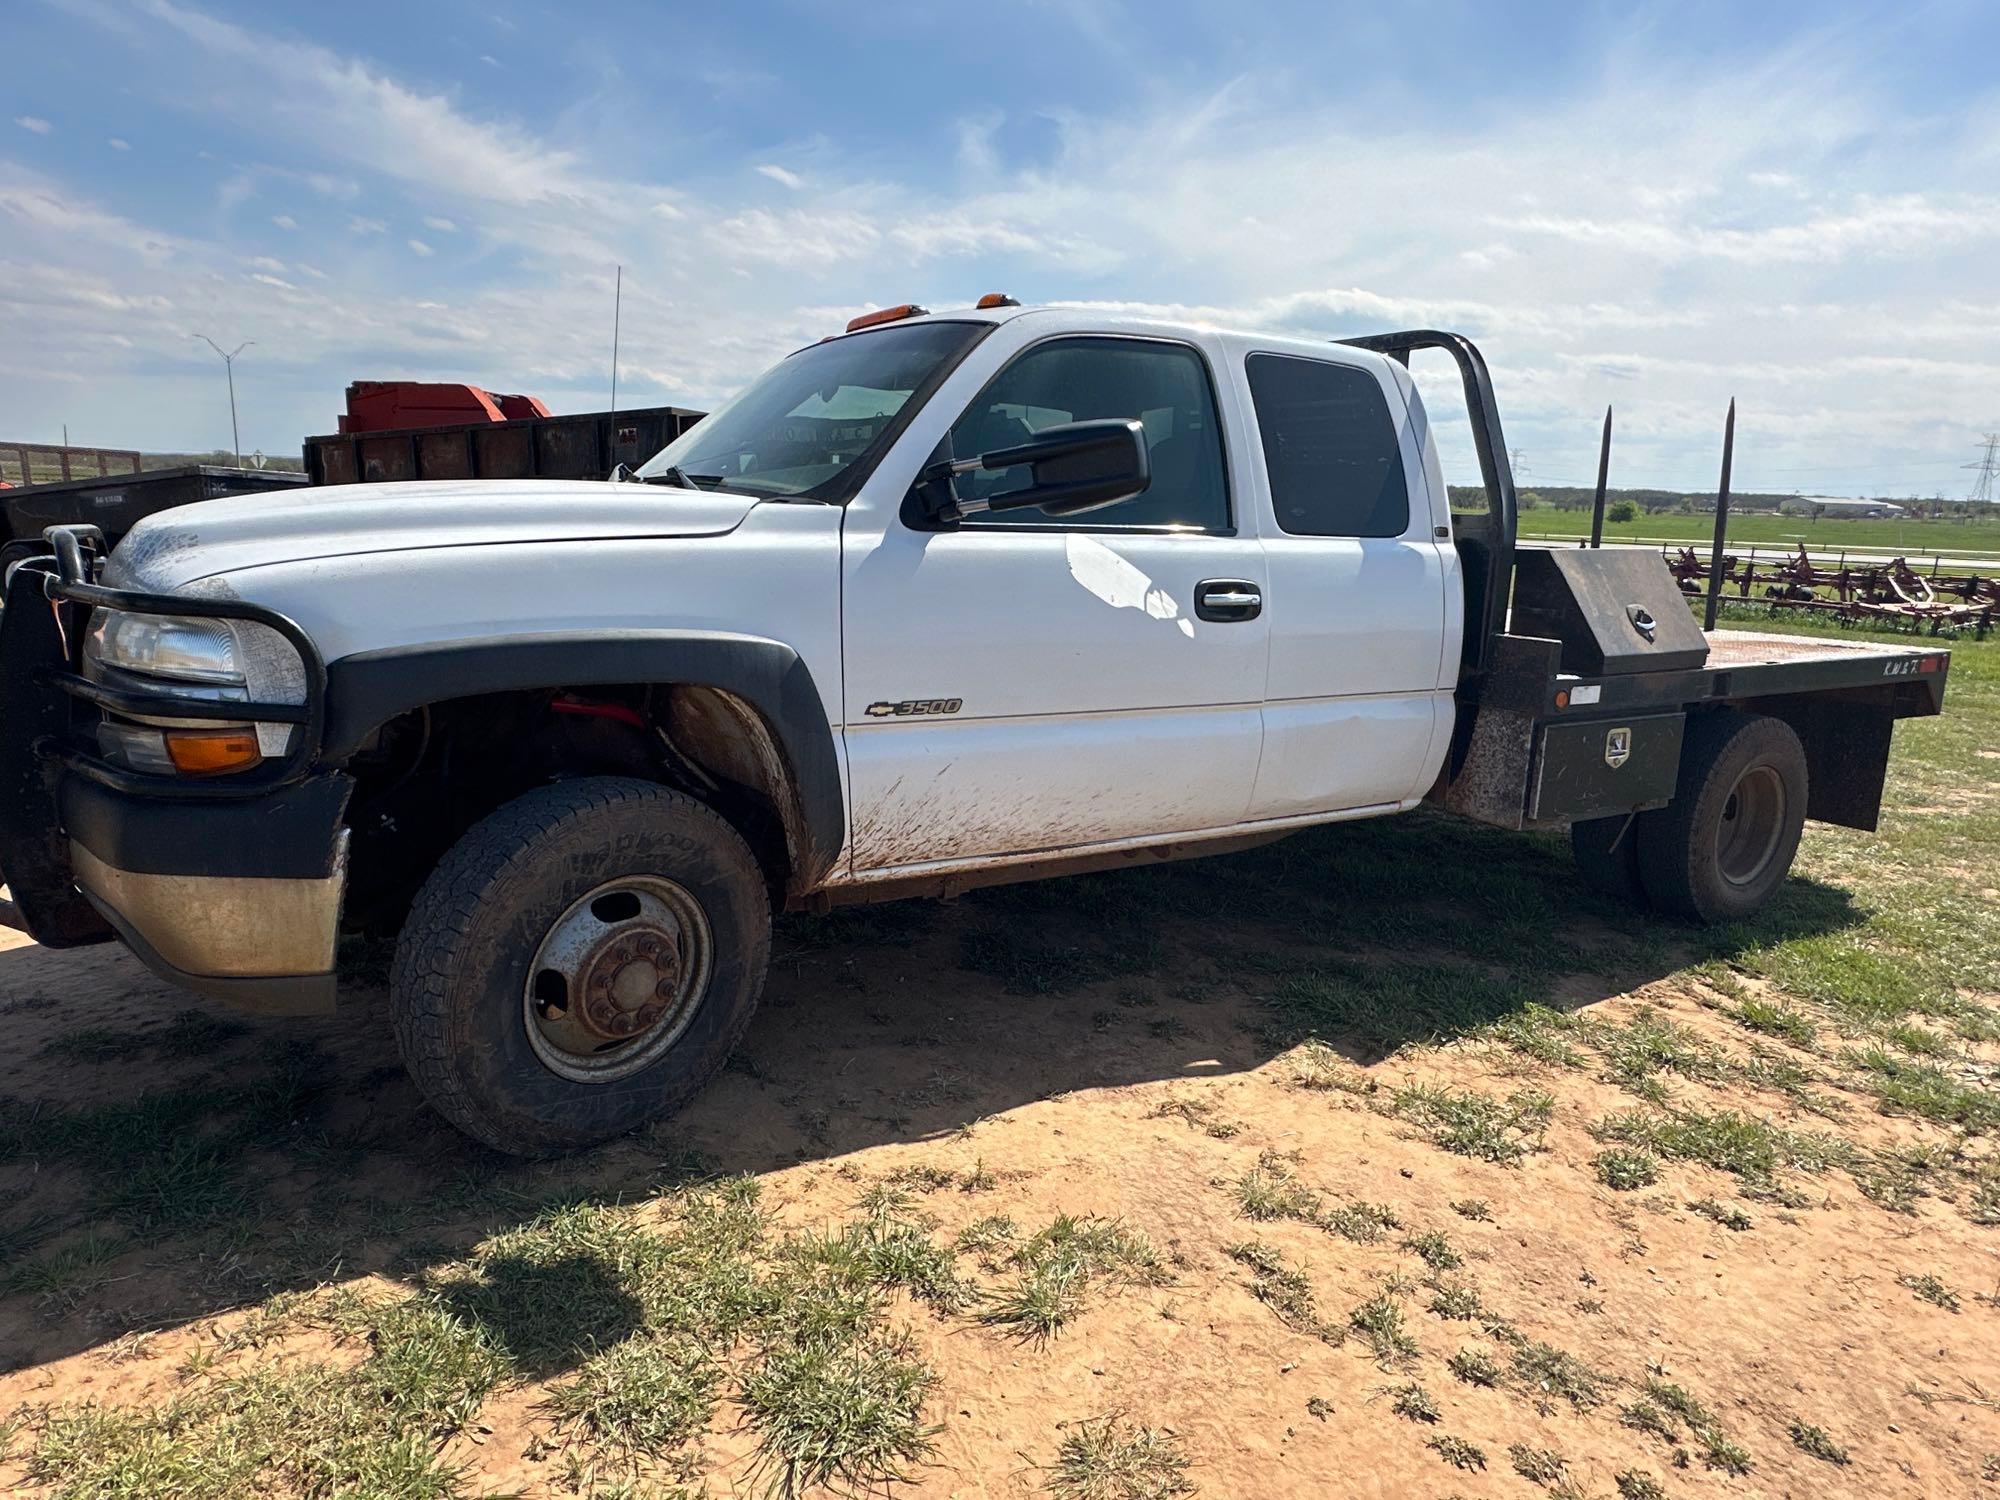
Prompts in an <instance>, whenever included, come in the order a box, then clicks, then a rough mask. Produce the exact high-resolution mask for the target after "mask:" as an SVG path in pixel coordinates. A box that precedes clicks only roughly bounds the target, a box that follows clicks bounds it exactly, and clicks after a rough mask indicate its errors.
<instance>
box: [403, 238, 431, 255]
mask: <svg viewBox="0 0 2000 1500" xmlns="http://www.w3.org/2000/svg"><path fill="white" fill-rule="evenodd" d="M403 243H404V244H406V245H408V246H409V247H410V249H411V250H412V251H413V252H414V253H415V254H418V255H426V256H428V255H435V254H437V252H436V251H435V250H433V249H431V247H430V246H429V245H426V244H425V243H424V242H423V241H422V240H405V241H404V242H403Z"/></svg>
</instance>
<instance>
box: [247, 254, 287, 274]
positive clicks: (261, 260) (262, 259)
mask: <svg viewBox="0 0 2000 1500" xmlns="http://www.w3.org/2000/svg"><path fill="white" fill-rule="evenodd" d="M250 264H251V265H253V266H255V267H256V268H257V269H258V270H260V271H270V272H271V273H273V274H274V275H275V274H276V273H278V272H280V271H283V270H284V269H285V263H284V262H283V261H281V260H273V259H272V258H271V257H270V256H268V255H257V256H252V257H251V260H250Z"/></svg>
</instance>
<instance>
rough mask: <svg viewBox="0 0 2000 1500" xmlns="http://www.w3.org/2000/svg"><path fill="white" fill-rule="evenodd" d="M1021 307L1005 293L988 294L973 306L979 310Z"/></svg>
mask: <svg viewBox="0 0 2000 1500" xmlns="http://www.w3.org/2000/svg"><path fill="white" fill-rule="evenodd" d="M1020 305H1021V304H1020V303H1019V302H1018V301H1016V300H1015V299H1014V298H1012V297H1010V296H1008V295H1007V294H1006V293H1005V292H988V293H987V294H986V295H985V296H984V297H981V298H980V299H979V300H978V301H977V302H975V303H974V304H973V306H975V307H979V308H989V307H1019V306H1020Z"/></svg>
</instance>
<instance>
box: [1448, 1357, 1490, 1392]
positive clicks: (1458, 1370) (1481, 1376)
mask: <svg viewBox="0 0 2000 1500" xmlns="http://www.w3.org/2000/svg"><path fill="white" fill-rule="evenodd" d="M1445 1366H1446V1368H1448V1369H1449V1370H1450V1371H1451V1373H1452V1374H1454V1375H1456V1376H1457V1377H1458V1378H1459V1379H1460V1380H1462V1381H1464V1382H1465V1383H1466V1384H1467V1385H1478V1386H1485V1387H1487V1388H1489V1389H1490V1388H1492V1387H1493V1386H1496V1385H1498V1384H1499V1383H1500V1376H1501V1373H1502V1372H1501V1369H1500V1366H1498V1365H1497V1364H1495V1363H1494V1362H1493V1356H1492V1355H1490V1354H1488V1353H1486V1352H1485V1351H1484V1350H1483V1349H1461V1350H1459V1351H1458V1353H1456V1354H1454V1355H1452V1356H1451V1357H1450V1358H1449V1359H1447V1360H1446V1361H1445Z"/></svg>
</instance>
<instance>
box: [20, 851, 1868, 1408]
mask: <svg viewBox="0 0 2000 1500" xmlns="http://www.w3.org/2000/svg"><path fill="white" fill-rule="evenodd" d="M1865 916H1866V914H1865V913H1864V912H1863V911H1861V910H1859V909H1857V908H1856V907H1855V906H1854V905H1853V904H1852V902H1851V901H1850V898H1849V896H1848V893H1847V892H1845V891H1843V890H1840V889H1837V888H1835V887H1832V886H1828V885H1825V884H1821V883H1817V882H1814V881H1811V880H1806V879H1797V878H1795V879H1793V880H1792V881H1791V882H1789V884H1788V885H1787V887H1786V888H1785V890H1784V891H1783V893H1782V894H1781V896H1780V898H1779V899H1778V900H1777V901H1776V902H1774V903H1773V905H1772V907H1771V908H1770V909H1769V910H1768V911H1767V912H1766V913H1765V914H1763V915H1762V916H1760V918H1759V919H1758V920H1757V921H1756V922H1755V923H1753V924H1747V925H1745V926H1743V927H1738V928H1730V929H1723V930H1717V931H1705V932H1696V931H1691V930H1689V929H1686V928H1680V927H1675V926H1672V925H1669V924H1665V923H1661V922H1658V921H1654V920H1648V919H1645V918H1643V917H1640V916H1637V915H1635V914H1633V913H1630V912H1627V911H1625V910H1623V909H1621V908H1619V907H1617V906H1615V905H1613V904H1611V903H1609V902H1607V901H1605V900H1603V899H1602V898H1598V897H1595V896H1592V895H1589V894H1586V893H1581V892H1579V890H1578V888H1577V886H1576V883H1575V880H1574V876H1573V872H1572V870H1571V867H1570V864H1569V860H1568V855H1567V851H1566V850H1565V849H1563V848H1561V847H1560V846H1559V845H1558V844H1556V843H1555V842H1553V841H1550V840H1546V839H1523V838H1520V837H1518V836H1514V835H1500V834H1496V833H1489V832H1487V831H1485V830H1481V829H1477V828H1471V827H1468V826H1467V825H1464V824H1460V823H1455V822H1452V821H1449V820H1446V819H1444V818H1441V817H1432V816H1429V815H1425V814H1420V815H1417V816H1413V817H1410V818H1405V819H1397V820H1393V821H1391V822H1388V823H1382V824H1360V825H1350V826H1347V827H1337V828H1328V829H1322V830H1318V831H1315V832H1311V833H1307V834H1302V835H1300V836H1298V837H1295V838H1293V839H1290V840H1288V841H1285V842H1283V843H1279V844H1275V845H1271V846H1268V847H1266V848H1262V849H1257V850H1252V851H1248V852H1245V853H1241V854H1237V855H1231V856H1227V857H1223V858H1217V859H1212V860H1204V861H1195V862H1190V863H1186V864H1177V865H1154V866H1149V867H1146V868H1140V869H1133V870H1129V871H1120V872H1115V873H1109V874H1103V875H1093V876H1085V877H1078V878H1075V879H1071V880H1065V881H1054V882H1048V883H1043V884H1039V885H1030V886H1021V887H1012V888H1001V889H995V890H991V891H985V892H980V893H975V894H973V895H969V896H967V897H965V898H964V899H963V900H962V901H960V902H958V903H956V904H954V905H949V906H941V905H938V904H936V903H928V902H905V903H899V904H895V905H889V906H882V907H872V908H856V909H851V910H845V911H839V912H835V913H832V914H829V915H826V916H817V917H791V918H786V919H784V920H783V921H782V922H781V924H780V930H779V940H778V943H777V945H776V950H775V959H774V963H773V968H772V973H771V979H770V983H769V986H768V988H767V991H766V1000H765V1003H764V1006H763V1009H762V1010H761V1012H760V1014H759V1017H758V1019H757V1021H756V1023H755V1024H754V1025H753V1028H752V1030H751V1032H750V1034H749V1036H748V1037H747V1038H746V1040H745V1043H744V1046H743V1047H742V1049H741V1050H740V1052H739V1053H738V1054H737V1056H736V1057H734V1058H733V1059H732V1060H731V1062H730V1065H729V1067H728V1068H727V1069H726V1070H725V1071H724V1073H723V1074H722V1075H721V1076H720V1077H719V1078H718V1079H717V1080H716V1081H715V1083H714V1084H713V1085H711V1086H710V1088H709V1089H708V1090H707V1091H706V1092H705V1093H704V1094H703V1095H702V1096H701V1097H700V1098H699V1099H698V1100H697V1101H696V1102H695V1103H694V1104H693V1105H692V1106H691V1107H690V1108H689V1109H687V1110H686V1111H684V1112H683V1113H682V1114H681V1115H679V1116H677V1117H676V1118H674V1119H672V1120H669V1121H665V1122H662V1123H661V1124H659V1125H656V1126H654V1127H651V1128H650V1129H648V1130H646V1131H643V1132H640V1133H638V1134H636V1135H633V1136H630V1137H627V1138H625V1139H623V1140H620V1141H617V1142H613V1143H611V1144H609V1145H607V1146H604V1147H601V1148H599V1149H597V1150H595V1151H591V1152H586V1153H581V1154H579V1155H576V1156H573V1157H570V1158H566V1159H564V1160H561V1161H557V1162H552V1163H528V1162H521V1161H518V1160H515V1159H513V1158H510V1157H507V1156H504V1155H501V1154H498V1153H495V1152H492V1151H488V1150H486V1149H484V1148H482V1147H479V1146H477V1145H474V1144H473V1143H471V1142H470V1141H468V1140H466V1139H465V1138H464V1137H461V1136H460V1135H458V1134H457V1133H456V1132H455V1131H453V1130H452V1129H451V1128H449V1127H448V1126H446V1125H445V1124H443V1123H442V1121H440V1120H439V1119H438V1118H437V1117H436V1116H435V1115H434V1114H432V1113H431V1112H430V1110H429V1109H428V1108H427V1107H426V1106H425V1105H424V1103H423V1101H422V1099H421V1098H420V1097H419V1096H418V1094H417V1092H416V1090H415V1088H414V1086H413V1085H412V1084H411V1083H410V1082H409V1080H408V1079H407V1078H406V1076H405V1075H404V1073H403V1071H402V1068H401V1066H400V1064H399V1062H398V1059H397V1056H396V1051H395V1046H394V1043H393V1040H392V1038H391V1035H390V1029H389V1026H388V1021H387V997H386V994H385V993H384V990H383V988H382V985H381V981H380V971H381V967H382V955H381V954H380V953H360V954H356V955H354V958H355V960H356V963H355V973H354V975H353V978H352V982H351V983H349V985H348V987H347V988H346V990H345V991H344V994H343V1001H342V1010H341V1013H340V1015H338V1016H337V1017H334V1018H331V1019H328V1020H315V1021H254V1020H245V1019H242V1018H238V1017H235V1016H233V1015H231V1014H229V1013H228V1012H227V1011H225V1010H224V1009H223V1008H221V1007H219V1006H215V1005H211V1004H209V1003H208V1002H203V1001H196V1000H193V999H191V998H190V997H188V996H186V995H183V994H181V993H180V992H178V991H175V990H172V989H171V988H169V987H167V986H164V985H162V984H160V983H159V982H158V981H156V980H155V979H153V978H152V977H151V976H150V975H149V974H147V973H146V971H145V970H144V969H142V968H141V967H140V966H139V964H138V963H137V962H136V961H135V960H133V959H132V958H131V957H130V956H129V955H127V954H125V953H124V952H122V951H121V950H118V949H116V948H98V949H90V950H83V951H80V952H69V953H53V952H48V951H45V950H42V949H39V948H35V947H33V946H23V947H17V948H13V949H9V950H6V951H0V1019H4V1021H5V1024H6V1027H7V1035H8V1037H9V1045H8V1059H7V1061H6V1063H5V1064H4V1067H0V1204H5V1205H6V1206H5V1207H4V1208H0V1267H4V1268H5V1269H4V1270H0V1372H4V1371H6V1370H13V1369H19V1368H22V1367H25V1366H29V1365H34V1364H40V1363H44V1362H47V1361H49V1360H52V1359H56V1358H60V1357H63V1356H65V1355H69V1354H73V1353H76V1352H79V1351H81V1350H84V1349H88V1348H92V1347H95V1346H98V1345H101V1344H103V1343H105V1342H107V1341H109V1340H112V1339H115V1338H117V1337H119V1336H120V1335H122V1334H126V1333H130V1332H135V1331H140V1330H150V1329H159V1328H164V1327H171V1326H176V1325H179V1324H182V1323H185V1322H187V1321H188V1320H192V1319H198V1318H202V1317H206V1316H211V1315H215V1314H220V1313H224V1312H228V1311H232V1310H235V1309H239V1308H243V1307H247V1306H250V1305H254V1304H255V1303H257V1302H259V1301H260V1300H262V1299H263V1298H265V1297H267V1296H269V1295H271V1294H272V1293H274V1292H279V1291H284V1290H287V1289H298V1288H307V1287H312V1286H315V1285H319V1284H321V1283H324V1282H327V1281H332V1280H337V1279H342V1278H347V1277H352V1276H355V1275H358V1274H361V1273H364V1272H371V1271H375V1272H383V1273H387V1274H390V1275H396V1276H414V1275H420V1274H421V1272H422V1268H423V1267H425V1266H427V1265H435V1264H437V1263H438V1262H440V1261H442V1260H446V1259H449V1258H452V1257H456V1256H461V1255H463V1254H464V1253H465V1252H466V1251H467V1250H468V1249H470V1247H471V1246H473V1245H474V1244H476V1243H478V1242H479V1241H480V1240H482V1239H484V1238H485V1237H486V1236H488V1235H490V1234H493V1233H495V1232H496V1231H499V1230H503V1229H505V1228H508V1227H511V1226H514V1225H518V1224H521V1223H524V1222H526V1221H528V1220H530V1219H532V1218H533V1217H534V1216H535V1214H536V1213H537V1212H539V1211H540V1210H541V1209H543V1208H544V1207H546V1206H549V1205H551V1204H553V1203H559V1202H574V1201H577V1200H579V1199H589V1198H601V1199H625V1200H631V1199H635V1198H641V1197H644V1196H647V1195H649V1194H651V1193H655V1192H658V1191H660V1190H662V1189H664V1188H667V1187H671V1186H673V1185H676V1184H679V1183H682V1182H685V1181H688V1180H690V1179H691V1178H694V1177H698V1176H701V1175H705V1174H712V1173H713V1174H731V1173H759V1172H766V1171H771V1170H775V1169H779V1168H783V1167H788V1166H792V1165H794V1164H796V1163H798V1162H801V1161H806V1160H812V1159H815V1158H820V1159H824V1158H833V1157H839V1156H843V1155H846V1154H848V1153H852V1152H855V1151H859V1150H862V1149H864V1148H866V1147H869V1146H873V1145H878V1144H882V1143H892V1142H894V1143H912V1142H917V1143H920V1142H924V1141H928V1140H943V1139H948V1138H950V1137H952V1136H953V1135H954V1134H955V1133H956V1132H959V1131H961V1130H964V1129H967V1128H969V1127H971V1126H972V1125H973V1124H974V1123H975V1122H977V1121H979V1120H981V1119H982V1118H986V1117H989V1116H992V1115H995V1114H997V1113H1000V1112H1003V1111H1007V1110H1010V1109H1014V1108H1017V1107H1019V1106H1022V1105H1025V1104H1029V1103H1032V1102H1033V1101H1036V1100H1039V1099H1046V1098H1051V1097H1054V1096H1057V1095H1062V1094H1067V1093H1072V1092H1075V1091H1078V1090H1094V1089H1108V1088H1116V1087H1120V1086H1124V1085H1129V1084H1136V1083H1147V1082H1158V1081H1163V1080H1173V1079H1183V1078H1203V1077H1216V1076H1224V1075H1228V1074H1231V1073H1235V1072H1240V1071H1243V1070H1247V1069H1251V1068H1255V1067H1257V1066H1259V1065H1260V1064H1262V1063H1265V1062H1267V1061H1269V1060H1270V1059H1271V1058H1273V1057H1274V1056H1277V1055H1278V1054H1280V1053H1282V1052H1284V1051H1285V1050H1287V1049H1288V1048H1290V1047H1292V1046H1294V1045H1296V1044H1297V1043H1298V1042H1300V1041H1301V1040H1303V1039H1305V1038H1307V1037H1309V1036H1317V1037H1320V1038H1322V1039H1324V1040H1326V1041H1328V1042H1330V1043H1331V1044H1333V1045H1335V1046H1337V1047H1338V1048H1339V1049H1340V1050H1341V1051H1342V1052H1343V1053H1345V1054H1346V1055H1347V1056H1348V1057H1349V1058H1351V1059H1352V1060H1354V1061H1355V1062H1357V1063H1360V1064H1363V1065H1366V1064H1368V1063H1370V1062H1373V1061H1376V1060H1379V1059H1380V1058H1382V1057H1384V1056H1387V1055H1389V1054H1390V1053H1392V1052H1394V1051H1395V1050H1396V1049H1397V1048H1399V1047H1401V1046H1403V1045H1405V1044H1407V1043H1412V1042H1430V1041H1439V1040H1448V1039H1450V1038H1452V1037H1454V1036H1460V1035H1464V1034H1467V1033H1468V1032H1472V1031H1475V1030H1477V1029H1478V1028H1479V1027H1482V1026H1485V1025H1488V1024H1490V1023H1491V1022H1493V1021H1495V1020H1498V1019H1501V1018H1503V1017H1505V1016H1508V1015H1510V1014H1512V1013H1515V1012H1518V1011H1520V1010H1521V1009H1522V1008H1523V1007H1526V1006H1528V1005H1531V1004H1540V1005H1548V1006H1552V1007H1556V1008H1562V1009H1574V1008H1576V1007H1579V1006H1582V1005H1587V1004H1589V1003H1591V1002H1592V1001H1595V1000H1598V999H1602V998H1605V997H1608V996H1611V995H1616V994H1620V993H1625V992H1629V991H1630V990H1632V989H1635V988H1637V987H1638V986H1640V985H1642V984H1645V983H1647V982H1650V981H1652V980H1656V979H1659V978H1662V977H1664V976H1667V975H1669V974H1672V973H1674V972H1676V971H1678V970H1681V969H1683V968H1685V967H1687V966H1688V965H1690V964H1693V963H1698V962H1700V961H1702V960H1704V959H1710V958H1722V959H1727V958H1730V957H1732V956H1735V955H1739V954H1742V953H1745V952H1747V951H1749V950H1750V949H1752V948H1753V947H1756V946H1759V945H1763V944H1767V943H1770V942H1774V941H1779V940H1783V939H1790V938H1798V937H1811V936H1816V935H1824V934H1832V933H1837V932H1839V931H1841V930H1843V929H1845V928H1848V927H1851V926H1853V925H1855V924H1857V923H1859V922H1861V921H1862V920H1864V919H1865ZM994 1165H996V1166H1000V1165H1004V1164H1000V1163H995V1164H994ZM517 1269H518V1271H519V1275H520V1278H522V1285H521V1286H520V1287H518V1288H515V1290H516V1291H519V1292H520V1295H518V1296H516V1295H514V1294H513V1293H512V1292H510V1291H509V1290H508V1288H509V1286H510V1285H511V1283H509V1282H507V1280H506V1278H505V1277H500V1278H497V1279H496V1278H495V1277H494V1276H493V1275H492V1274H491V1270H490V1268H489V1276H488V1286H487V1289H486V1290H485V1291H484V1292H482V1293H480V1294H479V1295H478V1296H476V1297H472V1298H470V1299H469V1300H467V1301H466V1302H465V1304H464V1306H463V1308H462V1311H463V1312H464V1313H465V1314H466V1315H467V1316H469V1317H472V1318H475V1319H477V1320H479V1321H480V1322H482V1323H484V1324H486V1325H487V1326H488V1327H489V1329H490V1330H491V1331H492V1332H494V1334H495V1335H496V1337H498V1338H499V1339H500V1340H501V1341H502V1342H503V1343H504V1344H505V1345H506V1346H508V1347H510V1348H512V1347H516V1346H519V1347H520V1348H522V1349H523V1350H527V1351H531V1354H530V1357H531V1358H532V1359H533V1360H534V1362H535V1363H536V1364H537V1367H540V1366H543V1365H546V1366H547V1367H548V1368H549V1369H550V1370H551V1371H555V1370H559V1369H562V1368H566V1367H568V1366H569V1365H572V1364H573V1363H575V1361H576V1360H577V1359H578V1358H580V1357H581V1351H583V1350H584V1349H585V1348H587V1347H591V1341H592V1340H593V1339H596V1340H599V1341H601V1338H602V1335H604V1334H605V1333H606V1332H607V1330H605V1329H594V1330H581V1331H579V1330H576V1329H564V1328H554V1329H552V1328H550V1327H547V1326H544V1325H543V1324H541V1323H539V1322H535V1321H534V1320H535V1319H536V1318H539V1317H542V1316H545V1314H543V1313H541V1312H539V1311H536V1310H538V1309H546V1308H548V1307H550V1306H556V1307H561V1306H563V1305H564V1304H565V1303H567V1304H568V1305H569V1306H571V1307H575V1306H578V1305H581V1304H582V1303H589V1304H590V1305H592V1306H596V1307H599V1308H600V1310H601V1311H604V1315H605V1316H606V1317H607V1318H609V1319H611V1320H612V1321H613V1322H615V1321H616V1320H617V1319H618V1317H619V1315H620V1314H619V1311H618V1309H617V1308H616V1307H615V1306H611V1305H610V1304H609V1303H606V1302H605V1300H604V1299H603V1298H596V1297H590V1296H584V1295H581V1294H579V1295H578V1296H570V1297H556V1298H551V1297H550V1296H548V1295H547V1293H548V1290H549V1288H548V1286H547V1285H546V1282H547V1279H548V1278H549V1277H551V1276H555V1277H557V1278H558V1279H559V1278H560V1277H561V1276H562V1275H563V1274H565V1273H564V1271H563V1268H562V1267H560V1266H557V1267H550V1266H522V1267H519V1268H517ZM571 1269H575V1268H571ZM530 1283H532V1285H531V1284H530ZM586 1290H587V1289H586ZM626 1315H627V1316H631V1315H632V1314H631V1313H630V1312H629V1310H628V1312H627V1314H626ZM609 1331H610V1332H612V1333H613V1335H614V1336H615V1330H609Z"/></svg>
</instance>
